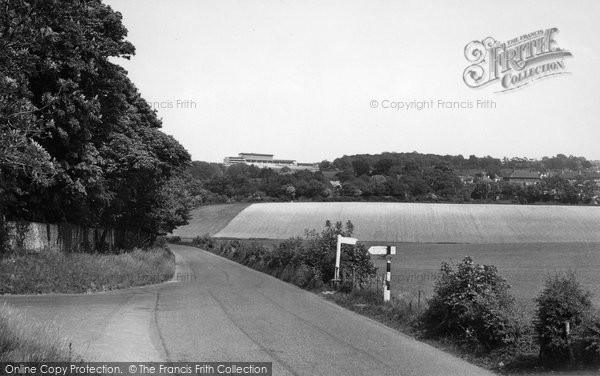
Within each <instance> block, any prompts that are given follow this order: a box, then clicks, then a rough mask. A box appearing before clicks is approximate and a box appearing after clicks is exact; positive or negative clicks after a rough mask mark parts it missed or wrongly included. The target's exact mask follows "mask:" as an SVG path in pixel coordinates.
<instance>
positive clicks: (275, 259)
mask: <svg viewBox="0 0 600 376" xmlns="http://www.w3.org/2000/svg"><path fill="white" fill-rule="evenodd" d="M353 230H354V226H353V225H352V222H350V221H348V222H347V223H346V225H345V226H342V223H341V222H337V223H335V224H332V223H331V222H330V221H326V222H325V228H324V229H323V230H322V232H321V233H317V232H316V231H315V230H311V231H308V230H306V231H305V237H306V239H302V238H299V237H295V238H290V239H287V240H284V241H282V242H281V243H279V245H278V246H277V247H267V246H264V245H262V244H260V243H259V242H255V241H251V242H249V241H241V240H237V239H236V240H231V241H219V242H218V243H217V242H215V241H214V239H212V238H210V237H209V236H208V235H205V236H202V237H200V236H198V237H196V238H195V239H194V240H193V241H192V244H193V245H194V246H197V247H200V248H205V249H211V250H212V251H213V252H214V253H216V254H218V255H221V256H223V257H227V258H229V259H232V260H234V261H237V262H239V263H241V264H244V265H247V266H249V267H252V268H254V269H257V270H260V271H263V272H266V273H269V274H271V275H273V276H275V277H277V278H280V279H282V280H284V281H286V282H291V283H293V284H295V285H298V286H300V287H304V288H318V287H321V286H323V284H324V283H326V282H328V281H329V280H330V279H332V278H333V275H334V264H335V253H336V243H337V235H338V234H340V235H342V236H351V235H352V232H353ZM340 267H341V268H342V269H343V270H346V271H352V270H354V275H355V278H356V281H357V283H358V284H363V285H366V282H367V281H369V280H370V279H371V278H372V277H373V276H375V267H374V266H373V263H372V262H371V258H370V255H369V254H368V252H367V249H366V247H365V246H364V245H360V244H359V245H355V246H346V245H345V246H344V250H343V252H342V257H341V261H340Z"/></svg>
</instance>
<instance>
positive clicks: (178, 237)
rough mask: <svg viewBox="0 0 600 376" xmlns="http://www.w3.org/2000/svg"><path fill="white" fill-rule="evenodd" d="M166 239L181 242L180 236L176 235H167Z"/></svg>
mask: <svg viewBox="0 0 600 376" xmlns="http://www.w3.org/2000/svg"><path fill="white" fill-rule="evenodd" d="M167 241H168V242H170V243H179V242H181V236H176V235H174V236H169V237H167Z"/></svg>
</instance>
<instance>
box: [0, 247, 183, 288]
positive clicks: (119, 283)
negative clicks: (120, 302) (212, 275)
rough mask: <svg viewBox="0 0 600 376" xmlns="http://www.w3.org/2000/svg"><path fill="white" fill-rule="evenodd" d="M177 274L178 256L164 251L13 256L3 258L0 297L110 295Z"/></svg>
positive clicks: (16, 254) (0, 270)
mask: <svg viewBox="0 0 600 376" xmlns="http://www.w3.org/2000/svg"><path fill="white" fill-rule="evenodd" d="M174 272H175V256H174V255H173V254H172V253H171V252H170V251H169V250H168V249H165V248H152V249H148V250H141V249H135V250H133V251H130V252H123V253H120V254H109V255H105V254H88V253H61V252H51V251H46V252H37V253H36V252H14V253H11V254H8V255H5V256H4V257H2V258H0V294H44V293H87V292H98V291H108V290H115V289H123V288H128V287H133V286H142V285H148V284H154V283H160V282H164V281H167V280H169V279H171V278H172V276H173V273H174Z"/></svg>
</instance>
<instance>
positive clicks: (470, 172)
mask: <svg viewBox="0 0 600 376" xmlns="http://www.w3.org/2000/svg"><path fill="white" fill-rule="evenodd" d="M456 175H457V176H458V178H459V179H460V181H461V182H462V183H463V184H472V183H473V182H474V181H476V180H480V179H482V178H485V177H486V176H487V175H486V173H485V171H484V170H480V169H473V168H469V169H466V170H458V171H456Z"/></svg>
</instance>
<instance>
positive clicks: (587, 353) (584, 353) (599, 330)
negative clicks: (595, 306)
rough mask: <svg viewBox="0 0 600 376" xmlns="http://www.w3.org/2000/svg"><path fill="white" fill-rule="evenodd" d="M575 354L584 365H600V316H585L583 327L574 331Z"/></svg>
mask: <svg viewBox="0 0 600 376" xmlns="http://www.w3.org/2000/svg"><path fill="white" fill-rule="evenodd" d="M573 337H574V345H573V346H574V348H575V349H574V353H575V356H576V357H577V359H578V360H579V361H580V362H581V363H583V364H593V365H598V364H600V315H599V314H598V313H590V314H587V315H585V317H584V319H583V321H582V323H581V325H580V326H579V327H577V328H575V330H574V331H573Z"/></svg>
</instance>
